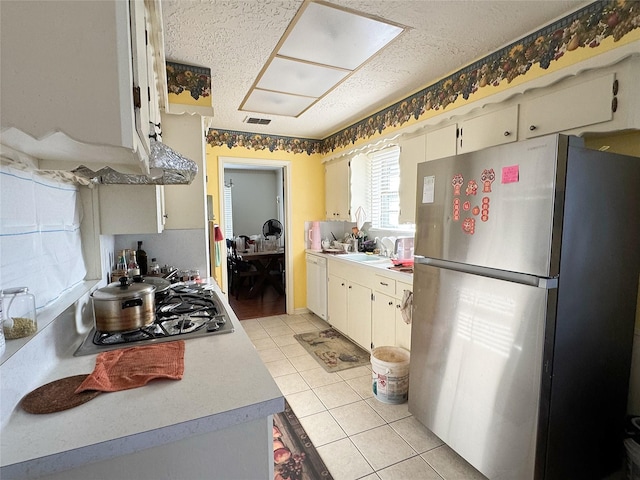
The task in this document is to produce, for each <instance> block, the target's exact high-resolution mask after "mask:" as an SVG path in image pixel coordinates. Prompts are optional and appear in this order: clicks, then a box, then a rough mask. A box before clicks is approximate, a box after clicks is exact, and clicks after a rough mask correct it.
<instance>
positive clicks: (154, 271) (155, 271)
mask: <svg viewBox="0 0 640 480" xmlns="http://www.w3.org/2000/svg"><path fill="white" fill-rule="evenodd" d="M149 274H150V275H160V265H158V259H157V258H155V257H154V258H152V259H151V265H150V266H149Z"/></svg>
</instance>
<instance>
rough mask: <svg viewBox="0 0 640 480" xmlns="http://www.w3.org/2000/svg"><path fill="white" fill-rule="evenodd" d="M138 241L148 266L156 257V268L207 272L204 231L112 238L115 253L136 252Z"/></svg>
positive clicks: (116, 236)
mask: <svg viewBox="0 0 640 480" xmlns="http://www.w3.org/2000/svg"><path fill="white" fill-rule="evenodd" d="M138 240H142V249H143V250H144V251H145V252H147V258H148V261H149V264H151V259H152V258H154V257H155V258H157V259H158V263H159V264H160V266H163V265H172V266H174V267H176V268H178V269H179V270H193V269H198V270H200V275H202V276H204V275H205V274H206V272H207V252H206V248H203V245H205V231H204V230H200V229H193V230H165V231H164V232H162V233H157V234H145V235H115V253H117V252H118V251H120V250H123V249H127V248H128V249H136V248H137V247H138Z"/></svg>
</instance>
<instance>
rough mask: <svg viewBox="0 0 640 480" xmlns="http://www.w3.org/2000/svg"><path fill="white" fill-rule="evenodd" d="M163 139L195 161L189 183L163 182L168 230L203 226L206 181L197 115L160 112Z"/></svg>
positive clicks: (205, 222)
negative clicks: (194, 171) (193, 174)
mask: <svg viewBox="0 0 640 480" xmlns="http://www.w3.org/2000/svg"><path fill="white" fill-rule="evenodd" d="M162 128H163V131H164V135H163V137H162V141H163V142H164V143H165V144H166V145H168V146H169V147H171V148H172V149H173V150H175V151H176V152H178V153H180V154H182V155H184V156H185V157H187V158H189V159H191V160H193V161H194V162H196V165H197V166H198V173H197V174H196V176H195V178H194V179H193V181H192V182H191V183H190V184H189V185H165V186H164V197H165V203H166V219H167V220H166V223H165V228H166V229H167V230H183V229H196V228H205V227H206V224H207V221H208V219H207V210H206V197H207V184H206V171H205V165H204V158H205V153H204V148H205V144H204V140H203V137H202V132H203V126H202V117H201V116H200V115H187V114H184V115H172V114H163V115H162Z"/></svg>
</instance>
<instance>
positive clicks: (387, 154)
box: [369, 146, 400, 229]
mask: <svg viewBox="0 0 640 480" xmlns="http://www.w3.org/2000/svg"><path fill="white" fill-rule="evenodd" d="M399 158H400V148H399V147H397V146H396V147H389V148H385V149H384V150H380V151H377V152H373V153H370V154H369V159H370V162H369V169H370V173H369V176H370V178H371V226H372V227H373V228H386V229H388V228H397V227H398V215H399V214H400V195H399V187H400V162H399Z"/></svg>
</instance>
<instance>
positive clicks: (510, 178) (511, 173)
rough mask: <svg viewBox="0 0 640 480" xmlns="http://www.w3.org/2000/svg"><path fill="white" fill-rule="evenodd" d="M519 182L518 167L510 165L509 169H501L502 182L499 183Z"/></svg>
mask: <svg viewBox="0 0 640 480" xmlns="http://www.w3.org/2000/svg"><path fill="white" fill-rule="evenodd" d="M518 180H520V166H519V165H511V166H509V167H502V182H501V183H514V182H517V181H518Z"/></svg>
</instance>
